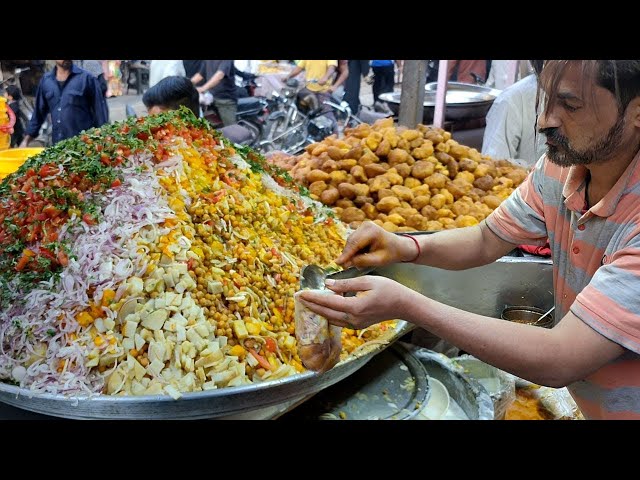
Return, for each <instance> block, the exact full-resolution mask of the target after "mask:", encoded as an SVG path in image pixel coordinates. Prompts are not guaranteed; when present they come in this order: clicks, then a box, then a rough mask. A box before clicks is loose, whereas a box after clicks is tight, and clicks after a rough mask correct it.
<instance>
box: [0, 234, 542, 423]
mask: <svg viewBox="0 0 640 480" xmlns="http://www.w3.org/2000/svg"><path fill="white" fill-rule="evenodd" d="M414 234H415V235H422V234H428V233H426V232H416V233H414ZM552 271H553V264H552V262H551V260H549V259H541V258H536V257H508V256H506V257H503V258H501V259H499V260H498V261H497V262H494V263H492V264H489V265H486V266H483V267H477V268H472V269H469V270H464V271H448V270H442V269H438V268H433V267H426V266H422V265H414V264H408V263H402V264H396V265H391V266H389V267H385V268H383V269H380V271H379V272H378V273H379V274H381V275H383V276H385V277H388V278H392V279H394V280H396V281H399V282H400V283H402V284H404V285H406V286H408V287H409V288H412V289H414V290H416V291H418V292H420V293H422V294H424V295H427V296H429V297H430V298H432V299H434V300H436V301H439V302H442V303H445V304H447V305H452V306H454V307H457V308H460V309H463V310H466V311H469V312H473V313H477V314H480V315H487V316H490V317H495V318H499V317H500V313H501V312H502V310H503V309H504V308H505V306H508V305H535V306H538V307H540V308H543V309H545V311H546V310H547V309H549V308H551V306H553V304H554V298H553V278H552ZM413 328H414V327H413V325H410V324H408V323H407V322H405V321H399V322H398V325H397V328H396V330H395V331H389V336H388V337H386V336H385V337H384V341H386V342H388V343H385V344H373V343H372V344H370V345H368V346H367V347H366V348H365V349H363V350H360V351H359V352H358V353H357V355H355V356H353V357H350V358H348V359H347V360H345V361H343V362H341V363H339V364H338V365H336V366H335V367H334V368H333V369H331V370H329V371H328V372H326V373H324V374H322V375H318V374H315V373H311V372H307V373H304V374H300V375H294V376H292V377H288V378H284V379H280V380H274V381H271V382H265V383H262V384H252V385H244V386H240V387H229V388H223V389H220V390H212V391H208V392H196V393H188V394H185V395H184V396H183V397H182V398H180V399H179V400H173V399H171V398H170V397H169V396H139V397H134V396H130V397H125V396H116V397H114V396H106V395H97V396H94V397H92V398H87V397H82V398H80V397H78V398H69V397H65V396H62V395H50V394H49V395H44V394H34V393H33V392H31V391H30V390H27V389H21V388H19V387H15V386H11V385H7V384H2V383H0V401H2V402H4V403H7V404H9V405H12V406H15V407H18V408H22V409H25V410H29V411H32V412H36V413H42V414H45V415H53V416H58V417H66V418H87V419H88V418H100V419H203V418H226V417H230V416H231V417H233V416H236V417H237V416H238V415H245V417H244V418H251V417H250V416H249V414H251V413H252V412H257V411H259V410H262V411H263V412H265V411H267V410H269V409H268V408H267V407H270V406H278V407H279V408H278V409H275V408H274V409H272V410H271V411H272V412H278V413H282V411H283V410H287V409H288V408H292V407H293V406H294V405H295V404H297V403H299V402H301V401H303V400H304V399H305V398H308V397H309V396H311V395H313V394H315V393H317V392H319V391H320V390H322V389H324V388H327V387H329V386H331V385H333V384H335V383H337V382H339V381H340V380H342V379H344V378H346V377H347V376H349V375H351V374H353V373H354V372H356V371H357V370H359V369H360V368H361V367H363V366H364V365H365V364H366V363H367V362H368V361H369V360H370V359H371V358H373V357H374V356H375V355H376V354H377V353H380V352H381V351H382V350H384V349H385V348H386V347H387V346H388V345H389V344H390V343H393V342H394V341H396V340H397V339H399V338H400V337H402V336H403V335H404V334H406V333H408V332H409V331H411V330H412V329H413ZM440 380H441V379H440ZM264 415H265V416H263V417H262V418H267V416H266V415H267V414H266V413H265V414H264ZM269 415H275V414H274V413H269Z"/></svg>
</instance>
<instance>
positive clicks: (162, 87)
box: [142, 76, 200, 116]
mask: <svg viewBox="0 0 640 480" xmlns="http://www.w3.org/2000/svg"><path fill="white" fill-rule="evenodd" d="M199 99H200V95H199V94H198V90H196V87H195V86H194V85H193V83H191V80H189V79H188V78H186V77H178V76H171V77H165V78H163V79H162V80H160V81H159V82H158V83H156V84H155V85H154V86H153V87H151V88H150V89H149V90H147V91H146V92H144V95H143V96H142V102H143V103H144V105H145V107H147V108H151V107H154V106H158V107H164V108H169V109H171V110H176V109H178V108H180V106H181V105H184V106H185V107H187V108H189V109H190V110H191V111H192V112H193V113H194V114H195V115H196V116H198V113H199V112H200V103H199Z"/></svg>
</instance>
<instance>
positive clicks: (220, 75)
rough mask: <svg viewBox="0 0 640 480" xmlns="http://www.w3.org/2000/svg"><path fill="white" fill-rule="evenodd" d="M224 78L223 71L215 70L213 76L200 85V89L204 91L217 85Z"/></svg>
mask: <svg viewBox="0 0 640 480" xmlns="http://www.w3.org/2000/svg"><path fill="white" fill-rule="evenodd" d="M223 78H224V72H221V71H219V70H218V71H217V72H216V73H215V75H214V76H213V77H211V78H210V79H209V80H208V81H207V82H206V83H205V84H204V85H202V86H201V87H200V89H201V91H203V92H206V91H207V90H211V89H212V88H213V87H215V86H216V85H218V84H219V83H220V82H221V81H222V79H223Z"/></svg>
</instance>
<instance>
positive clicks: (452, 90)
mask: <svg viewBox="0 0 640 480" xmlns="http://www.w3.org/2000/svg"><path fill="white" fill-rule="evenodd" d="M436 86H437V83H436V82H433V83H428V84H427V85H425V92H424V102H423V109H424V111H423V121H425V122H431V121H432V120H433V112H434V110H435V105H436ZM401 94H402V93H401V92H400V91H398V92H389V93H383V94H381V95H380V100H382V101H384V102H387V103H388V104H389V108H391V110H392V111H393V113H395V114H396V115H397V114H398V111H399V109H400V97H401ZM499 94H500V90H496V89H494V88H489V87H483V86H481V85H470V84H466V83H459V82H448V83H447V96H446V109H445V119H446V120H462V119H472V118H484V117H485V116H486V115H487V112H488V111H489V108H491V105H492V104H493V101H494V100H495V99H496V97H497V96H498V95H499Z"/></svg>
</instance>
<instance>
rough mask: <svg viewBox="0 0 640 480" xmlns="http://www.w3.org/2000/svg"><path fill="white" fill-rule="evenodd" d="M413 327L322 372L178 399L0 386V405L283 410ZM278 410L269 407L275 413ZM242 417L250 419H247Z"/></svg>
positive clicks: (72, 414) (104, 413) (90, 415)
mask: <svg viewBox="0 0 640 480" xmlns="http://www.w3.org/2000/svg"><path fill="white" fill-rule="evenodd" d="M412 329H413V326H412V325H410V324H409V323H407V322H405V321H404V320H399V321H398V323H397V326H396V329H395V331H390V333H389V335H383V336H381V337H379V339H376V341H373V342H371V343H370V344H368V345H364V346H363V347H362V348H361V350H359V351H357V352H356V353H355V354H354V355H351V356H349V357H347V359H345V360H344V361H342V362H340V363H339V364H338V365H336V366H335V367H334V368H332V369H331V370H329V371H328V372H325V373H323V374H317V373H314V372H305V373H302V374H299V375H293V376H291V377H287V378H282V379H278V380H273V381H268V382H264V383H256V384H251V385H241V386H238V387H228V388H221V389H219V390H209V391H204V392H192V393H185V394H184V395H183V396H182V397H181V398H180V399H178V400H173V399H172V398H171V397H170V396H168V395H141V396H112V395H95V396H92V397H88V396H83V397H81V396H76V397H67V396H64V395H53V394H38V393H33V392H31V391H30V390H28V389H24V388H20V387H16V386H12V385H7V384H3V383H0V401H1V402H4V403H7V404H9V405H12V406H14V407H18V408H21V409H25V410H29V411H31V412H36V413H40V414H44V415H52V416H56V417H64V418H75V419H109V420H132V419H133V420H138V419H140V420H166V419H207V418H221V417H230V416H233V415H238V414H246V413H247V412H250V411H258V410H262V411H265V410H268V409H265V407H269V406H275V405H283V404H284V405H283V408H284V409H286V408H289V407H291V406H293V405H295V404H297V403H299V402H300V401H302V400H304V399H305V398H306V397H308V396H310V395H312V394H314V393H316V392H318V391H320V390H323V389H325V388H327V387H329V386H331V385H333V384H334V383H336V382H339V381H340V380H342V379H343V378H346V377H347V376H349V375H351V374H352V373H354V372H355V371H357V370H358V369H360V368H361V367H362V366H364V365H365V364H366V363H367V362H368V361H369V360H371V358H373V357H374V356H375V355H376V354H378V353H380V352H381V351H383V350H384V349H385V348H386V347H387V346H389V345H390V344H391V343H393V342H394V341H396V340H397V339H399V338H400V337H401V336H403V335H404V334H405V333H408V332H409V331H411V330H412ZM279 410H281V409H273V413H274V414H275V413H277V412H278V411H279ZM279 413H282V412H281V411H280V412H279ZM242 418H251V417H250V416H246V415H245V416H244V417H242Z"/></svg>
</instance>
